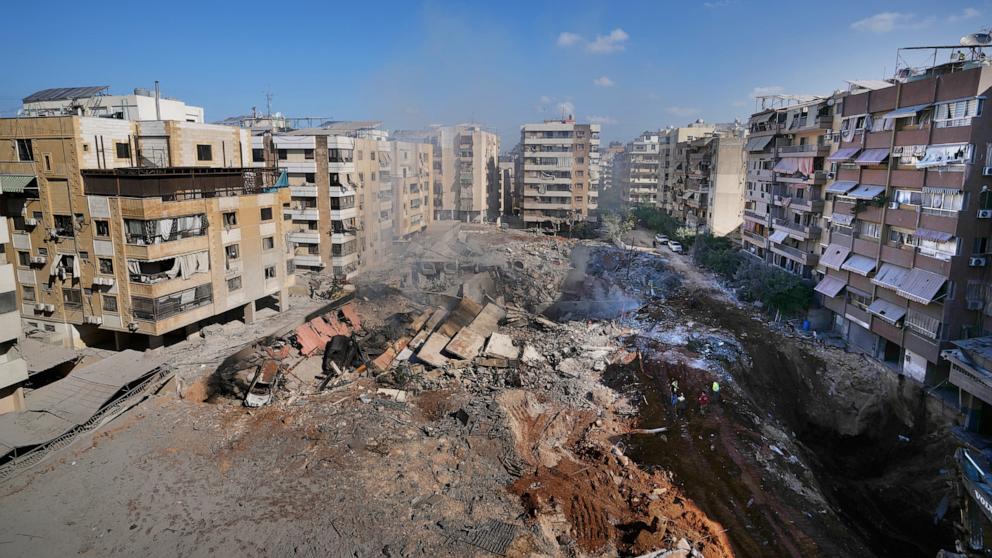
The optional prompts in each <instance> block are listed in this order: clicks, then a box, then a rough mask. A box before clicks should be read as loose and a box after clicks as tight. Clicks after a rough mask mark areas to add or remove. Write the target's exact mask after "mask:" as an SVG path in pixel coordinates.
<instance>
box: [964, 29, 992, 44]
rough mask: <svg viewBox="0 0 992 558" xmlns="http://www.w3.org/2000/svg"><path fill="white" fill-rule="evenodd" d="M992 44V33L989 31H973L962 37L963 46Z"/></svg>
mask: <svg viewBox="0 0 992 558" xmlns="http://www.w3.org/2000/svg"><path fill="white" fill-rule="evenodd" d="M990 44H992V34H990V33H988V32H981V33H972V34H970V35H965V36H964V37H961V46H966V47H984V46H989V45H990Z"/></svg>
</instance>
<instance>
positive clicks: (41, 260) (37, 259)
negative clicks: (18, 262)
mask: <svg viewBox="0 0 992 558" xmlns="http://www.w3.org/2000/svg"><path fill="white" fill-rule="evenodd" d="M47 261H48V258H47V257H46V256H31V263H33V264H36V265H45V262H47Z"/></svg>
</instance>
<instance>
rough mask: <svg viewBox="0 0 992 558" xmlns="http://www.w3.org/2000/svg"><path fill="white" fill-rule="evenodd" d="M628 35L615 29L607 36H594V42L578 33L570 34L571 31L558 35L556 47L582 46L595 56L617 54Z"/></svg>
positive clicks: (621, 30)
mask: <svg viewBox="0 0 992 558" xmlns="http://www.w3.org/2000/svg"><path fill="white" fill-rule="evenodd" d="M629 38H630V35H628V34H627V32H626V31H624V30H623V29H620V28H619V27H617V28H616V29H614V30H613V31H610V33H609V35H596V39H595V40H592V41H590V40H588V39H586V38H585V37H583V36H582V35H579V34H578V33H572V32H571V31H562V32H561V33H559V34H558V46H560V47H564V48H569V47H573V46H578V45H583V46H584V47H585V49H586V50H587V51H589V52H595V53H597V54H606V53H610V52H617V51H621V50H623V49H624V48H626V47H625V45H624V43H626V42H627V39H629Z"/></svg>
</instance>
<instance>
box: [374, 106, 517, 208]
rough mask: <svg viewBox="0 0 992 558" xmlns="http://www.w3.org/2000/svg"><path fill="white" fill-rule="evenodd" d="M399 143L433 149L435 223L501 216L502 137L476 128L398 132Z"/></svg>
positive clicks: (474, 126)
mask: <svg viewBox="0 0 992 558" xmlns="http://www.w3.org/2000/svg"><path fill="white" fill-rule="evenodd" d="M393 137H394V138H395V139H397V140H406V141H411V142H417V143H429V144H431V145H432V146H433V161H432V170H431V172H432V175H433V178H432V180H433V182H432V187H431V188H432V189H431V194H432V196H431V198H432V199H431V206H432V207H433V208H434V209H433V211H434V215H433V218H434V219H458V220H462V221H472V222H481V221H483V220H493V219H495V218H496V217H497V216H499V214H500V212H499V205H500V203H501V202H500V198H501V196H502V194H501V192H500V176H499V169H498V162H499V151H500V139H499V136H498V135H497V134H496V133H495V132H493V131H491V130H488V129H486V128H484V127H482V126H479V125H477V124H457V125H454V126H432V127H431V128H429V129H426V130H399V131H396V132H394V133H393Z"/></svg>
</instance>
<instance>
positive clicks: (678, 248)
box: [668, 240, 683, 254]
mask: <svg viewBox="0 0 992 558" xmlns="http://www.w3.org/2000/svg"><path fill="white" fill-rule="evenodd" d="M668 249H669V250H671V251H672V252H675V253H676V254H681V253H682V252H683V250H682V245H681V244H679V243H678V242H675V241H674V240H669V241H668Z"/></svg>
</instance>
